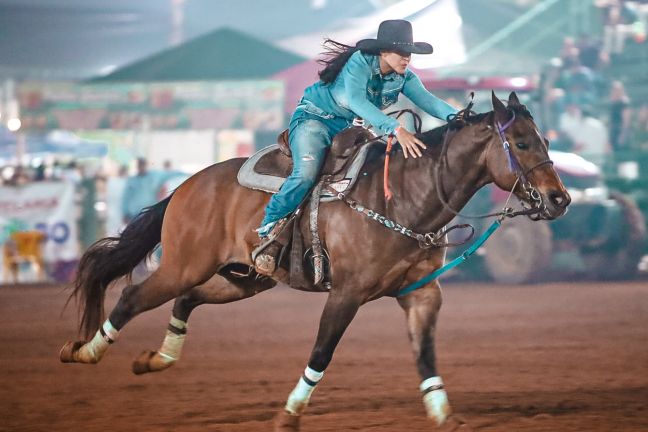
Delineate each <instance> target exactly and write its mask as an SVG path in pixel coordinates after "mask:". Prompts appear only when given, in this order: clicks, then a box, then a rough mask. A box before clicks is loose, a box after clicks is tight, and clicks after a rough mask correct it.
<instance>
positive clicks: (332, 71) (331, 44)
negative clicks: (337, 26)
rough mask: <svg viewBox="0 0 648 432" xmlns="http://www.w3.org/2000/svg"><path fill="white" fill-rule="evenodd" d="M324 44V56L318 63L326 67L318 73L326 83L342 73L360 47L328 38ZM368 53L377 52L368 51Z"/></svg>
mask: <svg viewBox="0 0 648 432" xmlns="http://www.w3.org/2000/svg"><path fill="white" fill-rule="evenodd" d="M322 46H323V47H324V52H323V53H322V55H323V56H324V58H322V59H319V60H317V63H319V64H321V65H322V66H324V69H322V70H321V71H319V72H318V75H319V77H320V80H321V81H322V82H323V83H324V84H330V83H332V82H333V81H335V78H337V76H338V75H339V74H340V72H341V71H342V68H343V67H344V65H345V64H346V62H347V61H348V60H349V57H351V56H352V55H353V53H355V52H356V51H359V50H360V48H356V47H354V46H351V45H346V44H343V43H341V42H338V41H334V40H333V39H328V38H327V39H325V40H324V43H323V44H322ZM367 53H369V54H376V53H370V52H368V51H367Z"/></svg>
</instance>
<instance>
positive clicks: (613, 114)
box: [608, 81, 632, 151]
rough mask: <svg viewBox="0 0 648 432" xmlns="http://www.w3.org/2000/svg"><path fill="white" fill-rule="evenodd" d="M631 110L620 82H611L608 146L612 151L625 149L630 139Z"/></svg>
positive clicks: (628, 99)
mask: <svg viewBox="0 0 648 432" xmlns="http://www.w3.org/2000/svg"><path fill="white" fill-rule="evenodd" d="M631 120H632V110H631V109H630V98H629V97H628V95H627V94H626V91H625V87H624V85H623V83H622V82H621V81H614V82H612V86H611V87H610V117H609V121H608V124H609V125H610V144H611V145H612V149H613V150H614V151H618V150H623V149H627V148H628V147H629V139H630V122H631Z"/></svg>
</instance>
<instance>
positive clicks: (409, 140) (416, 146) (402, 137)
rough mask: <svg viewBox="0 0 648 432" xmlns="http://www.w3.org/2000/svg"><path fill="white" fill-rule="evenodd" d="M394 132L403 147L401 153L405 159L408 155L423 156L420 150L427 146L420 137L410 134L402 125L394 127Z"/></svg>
mask: <svg viewBox="0 0 648 432" xmlns="http://www.w3.org/2000/svg"><path fill="white" fill-rule="evenodd" d="M395 132H396V138H397V139H398V142H399V143H400V145H401V147H402V148H403V155H404V156H405V159H407V158H408V157H409V156H410V155H411V156H412V157H413V158H417V157H419V156H423V153H421V150H425V149H426V148H427V147H426V146H425V144H423V142H422V141H421V140H420V139H418V138H416V136H414V134H411V133H410V132H409V131H408V130H407V129H405V128H404V127H403V126H400V127H398V128H396V131H395Z"/></svg>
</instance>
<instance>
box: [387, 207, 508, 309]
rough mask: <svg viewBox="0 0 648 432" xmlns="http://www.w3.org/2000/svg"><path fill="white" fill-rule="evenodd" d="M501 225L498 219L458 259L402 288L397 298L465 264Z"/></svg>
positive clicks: (396, 295)
mask: <svg viewBox="0 0 648 432" xmlns="http://www.w3.org/2000/svg"><path fill="white" fill-rule="evenodd" d="M501 225H502V218H498V219H497V220H496V221H495V222H493V223H492V224H491V225H490V226H489V227H488V229H487V230H486V231H485V232H484V233H483V234H482V235H480V236H479V237H478V238H477V240H475V242H474V243H473V244H471V245H470V247H469V248H468V249H466V250H465V251H464V252H463V253H462V254H461V255H459V256H458V257H457V258H455V259H453V260H452V261H450V262H449V263H447V264H446V265H444V266H442V267H440V268H438V269H436V270H434V271H433V272H432V273H429V274H428V275H427V276H424V277H423V278H422V279H419V280H417V281H416V282H414V283H411V284H409V285H407V286H406V287H405V288H402V289H401V290H400V291H398V292H397V293H396V294H395V297H402V296H404V295H407V294H409V293H411V292H412V291H416V290H417V289H419V288H421V287H422V286H424V285H425V284H427V283H429V282H431V281H433V280H434V279H436V278H438V277H439V276H441V275H442V274H443V273H445V272H447V271H448V270H451V269H453V268H455V267H457V266H458V265H459V264H461V263H463V262H465V261H466V260H467V259H468V258H469V257H470V256H471V255H472V254H474V253H475V252H477V249H479V248H480V247H481V246H482V245H483V244H484V243H485V242H486V240H488V238H489V237H490V236H491V235H493V233H494V232H495V231H496V230H497V228H499V227H500V226H501Z"/></svg>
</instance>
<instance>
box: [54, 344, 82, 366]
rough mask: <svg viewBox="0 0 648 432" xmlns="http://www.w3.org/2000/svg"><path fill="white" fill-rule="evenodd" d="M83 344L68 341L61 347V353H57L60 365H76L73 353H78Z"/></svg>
mask: <svg viewBox="0 0 648 432" xmlns="http://www.w3.org/2000/svg"><path fill="white" fill-rule="evenodd" d="M84 343H85V342H82V341H76V342H72V341H68V342H66V343H65V345H63V348H61V352H60V353H59V358H60V359H61V362H62V363H77V362H78V360H76V359H75V358H74V353H76V352H77V351H79V349H80V348H81V347H82V346H83V344H84Z"/></svg>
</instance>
